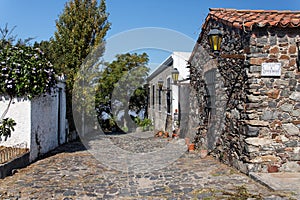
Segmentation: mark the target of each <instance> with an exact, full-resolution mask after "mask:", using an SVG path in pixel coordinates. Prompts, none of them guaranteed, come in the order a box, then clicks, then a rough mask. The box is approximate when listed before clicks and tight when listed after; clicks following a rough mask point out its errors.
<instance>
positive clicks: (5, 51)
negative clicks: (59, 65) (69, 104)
mask: <svg viewBox="0 0 300 200" xmlns="http://www.w3.org/2000/svg"><path fill="white" fill-rule="evenodd" d="M55 84H56V80H55V73H54V70H53V68H52V65H51V63H50V62H49V61H48V60H47V59H46V58H45V56H44V54H43V52H42V51H40V50H39V49H34V48H33V47H30V46H25V45H19V46H13V45H10V44H7V45H5V46H3V47H2V49H0V94H8V95H9V96H11V97H23V96H27V97H28V98H30V99H31V98H33V97H35V96H38V95H40V94H43V93H50V92H51V88H52V87H53V86H54V85H55Z"/></svg>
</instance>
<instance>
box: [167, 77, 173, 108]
mask: <svg viewBox="0 0 300 200" xmlns="http://www.w3.org/2000/svg"><path fill="white" fill-rule="evenodd" d="M166 98H167V113H168V114H171V103H172V100H171V78H168V79H167V93H166Z"/></svg>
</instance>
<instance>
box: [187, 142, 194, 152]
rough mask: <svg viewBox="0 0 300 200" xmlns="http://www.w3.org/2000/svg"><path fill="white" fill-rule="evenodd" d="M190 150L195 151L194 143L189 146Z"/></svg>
mask: <svg viewBox="0 0 300 200" xmlns="http://www.w3.org/2000/svg"><path fill="white" fill-rule="evenodd" d="M188 150H189V151H195V144H194V143H191V144H189V145H188Z"/></svg>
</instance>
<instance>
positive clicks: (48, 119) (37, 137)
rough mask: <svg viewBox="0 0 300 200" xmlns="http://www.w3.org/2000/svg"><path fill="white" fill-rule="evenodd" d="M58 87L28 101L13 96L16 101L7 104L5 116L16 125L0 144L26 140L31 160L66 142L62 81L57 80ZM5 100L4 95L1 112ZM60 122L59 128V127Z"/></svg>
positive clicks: (64, 102)
mask: <svg viewBox="0 0 300 200" xmlns="http://www.w3.org/2000/svg"><path fill="white" fill-rule="evenodd" d="M58 87H60V88H61V92H59V89H57V90H56V92H55V93H53V94H51V95H43V96H40V97H37V98H34V99H32V100H31V101H30V100H20V99H14V102H15V103H14V104H12V105H11V106H10V108H9V112H8V113H7V115H6V116H5V117H11V118H13V119H14V120H15V121H16V123H17V125H16V127H15V131H14V132H13V133H12V136H11V138H8V140H7V141H1V142H0V145H3V146H12V145H15V144H18V143H22V142H26V143H27V147H28V148H30V161H34V160H35V159H36V158H38V156H40V155H42V154H45V153H47V152H49V151H50V150H52V149H54V148H56V147H57V146H59V145H60V144H63V143H65V142H66V134H67V133H66V96H65V90H64V84H58ZM59 99H60V104H59ZM8 102H9V100H8V99H7V100H4V98H2V101H0V111H1V114H2V113H3V112H4V110H5V108H6V106H7V104H8ZM59 107H60V109H58V108H59ZM59 115H60V116H59ZM58 119H60V123H59V122H58ZM59 125H60V128H58V126H59ZM58 131H59V132H60V134H59V133H58ZM59 136H60V137H59Z"/></svg>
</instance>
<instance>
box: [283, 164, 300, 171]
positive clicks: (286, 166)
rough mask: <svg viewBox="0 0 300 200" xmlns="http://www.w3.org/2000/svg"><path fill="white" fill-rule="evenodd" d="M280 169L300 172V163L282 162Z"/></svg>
mask: <svg viewBox="0 0 300 200" xmlns="http://www.w3.org/2000/svg"><path fill="white" fill-rule="evenodd" d="M280 171H283V172H300V165H299V164H298V163H297V162H287V163H284V164H282V166H281V168H280Z"/></svg>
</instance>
